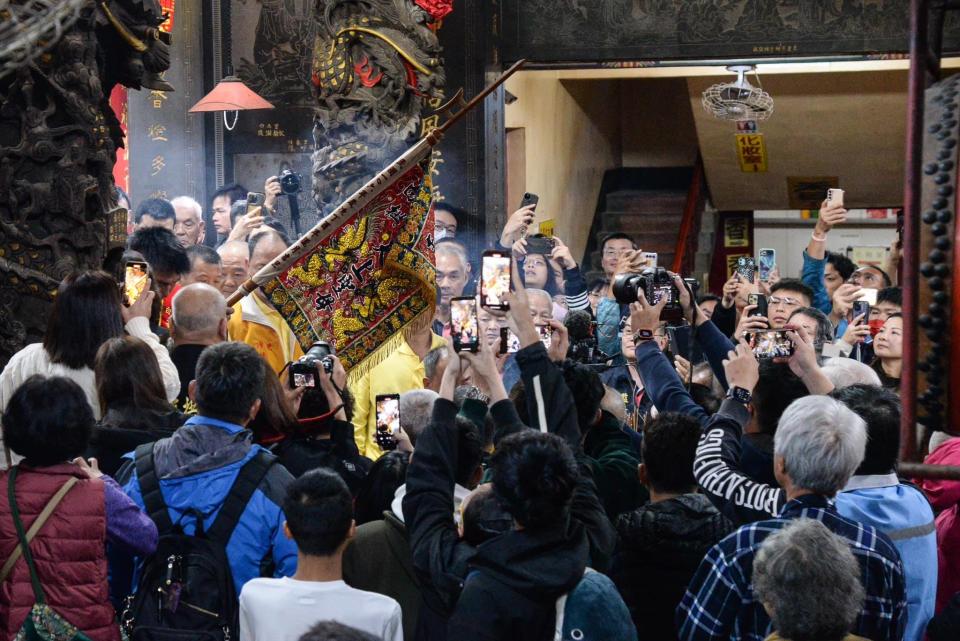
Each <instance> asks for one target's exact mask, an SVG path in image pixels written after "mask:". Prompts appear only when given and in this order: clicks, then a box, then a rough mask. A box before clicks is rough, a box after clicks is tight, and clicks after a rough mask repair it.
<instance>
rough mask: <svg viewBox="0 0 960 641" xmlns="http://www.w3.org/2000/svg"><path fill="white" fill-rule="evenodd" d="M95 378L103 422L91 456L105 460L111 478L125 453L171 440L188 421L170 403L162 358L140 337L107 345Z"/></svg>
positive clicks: (114, 340)
mask: <svg viewBox="0 0 960 641" xmlns="http://www.w3.org/2000/svg"><path fill="white" fill-rule="evenodd" d="M94 375H95V379H96V384H97V400H98V401H99V403H100V407H101V409H102V410H103V418H101V419H100V423H99V425H97V427H96V428H95V429H94V432H93V437H92V438H91V440H90V448H89V449H88V454H87V456H92V457H94V458H96V459H97V460H99V461H100V469H101V470H103V472H104V473H105V474H109V475H111V476H113V475H114V474H115V473H116V471H117V470H118V469H119V468H120V464H121V457H122V456H123V455H124V454H126V453H127V452H132V451H133V450H135V449H136V448H137V446H138V445H141V444H143V443H151V442H153V441H156V440H159V439H161V438H166V437H168V436H170V435H171V434H173V432H174V430H176V429H177V428H178V427H180V426H181V425H183V422H184V421H185V420H186V419H187V417H186V415H184V414H182V413H181V412H179V411H178V410H177V408H176V407H174V406H173V404H172V403H171V402H170V401H168V400H167V392H166V390H165V389H164V386H163V375H162V374H161V373H160V365H159V364H158V363H157V357H156V356H155V355H154V353H153V350H151V349H150V346H149V345H147V344H146V343H145V342H143V341H142V340H140V339H139V338H134V337H133V336H124V337H121V338H111V339H109V340H108V341H107V342H105V343H104V344H103V345H101V346H100V349H99V350H98V351H97V357H96V360H95V362H94Z"/></svg>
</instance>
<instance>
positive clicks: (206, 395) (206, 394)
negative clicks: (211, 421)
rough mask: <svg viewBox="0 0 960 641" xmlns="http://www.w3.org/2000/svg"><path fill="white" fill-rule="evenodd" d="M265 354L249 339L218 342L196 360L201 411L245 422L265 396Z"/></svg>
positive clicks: (197, 398)
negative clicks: (249, 341)
mask: <svg viewBox="0 0 960 641" xmlns="http://www.w3.org/2000/svg"><path fill="white" fill-rule="evenodd" d="M265 367H266V363H264V361H263V358H261V356H260V354H257V352H256V350H254V349H253V348H252V347H250V346H249V345H247V344H246V343H236V342H229V343H218V344H217V345H211V346H209V347H207V348H206V349H204V350H203V352H202V353H201V354H200V358H199V359H198V360H197V373H196V381H197V383H196V399H194V400H195V401H196V403H197V409H198V410H199V412H198V413H199V414H201V415H203V416H207V417H210V418H217V419H221V420H224V421H228V422H232V423H243V422H244V421H246V420H247V417H248V416H249V412H250V408H251V407H252V406H253V404H254V403H255V402H256V401H257V400H258V399H260V398H262V397H263V379H264V374H263V370H264V368H265Z"/></svg>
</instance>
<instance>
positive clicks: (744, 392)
mask: <svg viewBox="0 0 960 641" xmlns="http://www.w3.org/2000/svg"><path fill="white" fill-rule="evenodd" d="M727 398H729V399H733V400H734V401H737V402H738V403H743V404H744V405H746V404H747V403H749V402H750V400H751V399H752V398H753V393H751V392H750V390H748V389H743V388H742V387H737V386H736V385H734V386H733V387H731V388H730V389H729V390H727Z"/></svg>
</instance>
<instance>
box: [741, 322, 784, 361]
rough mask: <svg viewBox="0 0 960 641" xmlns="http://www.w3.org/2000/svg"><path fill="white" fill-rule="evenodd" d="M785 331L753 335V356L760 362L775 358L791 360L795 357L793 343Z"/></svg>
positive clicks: (774, 330) (767, 331) (771, 331)
mask: <svg viewBox="0 0 960 641" xmlns="http://www.w3.org/2000/svg"><path fill="white" fill-rule="evenodd" d="M787 331H788V330H785V329H769V330H766V331H762V332H757V333H756V334H754V335H753V337H752V340H751V345H752V346H753V355H754V356H756V357H757V359H758V360H763V359H767V360H769V359H773V358H790V357H791V356H793V352H794V346H793V341H792V340H790V337H789V336H788V335H787Z"/></svg>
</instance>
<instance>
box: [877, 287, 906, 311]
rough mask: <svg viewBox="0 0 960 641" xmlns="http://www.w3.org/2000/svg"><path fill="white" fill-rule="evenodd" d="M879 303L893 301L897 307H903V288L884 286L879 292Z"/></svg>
mask: <svg viewBox="0 0 960 641" xmlns="http://www.w3.org/2000/svg"><path fill="white" fill-rule="evenodd" d="M877 303H893V304H894V305H896V306H897V307H903V289H901V288H900V287H884V288H883V289H881V290H880V291H879V292H877Z"/></svg>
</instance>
